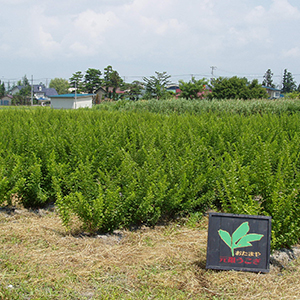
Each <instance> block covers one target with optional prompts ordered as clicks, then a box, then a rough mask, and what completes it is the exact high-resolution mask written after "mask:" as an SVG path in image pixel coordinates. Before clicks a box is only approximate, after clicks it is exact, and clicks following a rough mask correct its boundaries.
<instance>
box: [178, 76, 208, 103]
mask: <svg viewBox="0 0 300 300" xmlns="http://www.w3.org/2000/svg"><path fill="white" fill-rule="evenodd" d="M207 84H208V81H207V80H206V79H205V78H203V79H199V80H196V79H195V77H192V79H191V80H190V81H189V82H184V81H183V80H179V89H180V90H181V93H180V96H181V97H183V98H185V99H202V98H204V95H205V93H204V91H205V89H206V85H207Z"/></svg>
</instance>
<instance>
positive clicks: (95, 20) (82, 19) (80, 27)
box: [74, 9, 119, 39]
mask: <svg viewBox="0 0 300 300" xmlns="http://www.w3.org/2000/svg"><path fill="white" fill-rule="evenodd" d="M118 23H119V20H118V18H117V16H116V15H115V13H114V12H111V11H108V12H106V13H96V12H95V11H93V10H91V9H89V10H86V11H84V12H82V13H80V14H79V15H78V17H77V18H76V20H75V22H74V30H76V34H78V33H79V34H83V35H86V36H89V37H90V38H92V39H96V38H99V37H100V36H101V35H102V34H103V33H105V32H106V31H107V30H108V29H110V28H113V27H116V26H117V25H118Z"/></svg>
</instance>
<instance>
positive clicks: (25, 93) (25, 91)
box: [18, 75, 31, 105]
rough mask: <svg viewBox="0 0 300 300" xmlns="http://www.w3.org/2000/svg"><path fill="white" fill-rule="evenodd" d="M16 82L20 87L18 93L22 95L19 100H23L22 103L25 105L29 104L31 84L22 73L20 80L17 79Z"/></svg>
mask: <svg viewBox="0 0 300 300" xmlns="http://www.w3.org/2000/svg"><path fill="white" fill-rule="evenodd" d="M19 83H21V84H19ZM18 84H19V85H20V86H21V87H22V88H21V90H20V92H19V95H20V96H21V97H22V100H21V102H23V103H22V104H24V105H27V104H29V100H30V99H29V98H30V95H31V85H30V83H29V80H28V78H27V76H26V75H24V77H23V79H22V81H19V82H18Z"/></svg>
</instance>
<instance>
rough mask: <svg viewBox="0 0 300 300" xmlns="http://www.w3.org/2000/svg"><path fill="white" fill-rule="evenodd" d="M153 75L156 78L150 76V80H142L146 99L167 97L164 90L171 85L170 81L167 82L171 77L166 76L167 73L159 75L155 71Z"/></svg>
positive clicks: (159, 73)
mask: <svg viewBox="0 0 300 300" xmlns="http://www.w3.org/2000/svg"><path fill="white" fill-rule="evenodd" d="M155 74H156V76H150V78H146V77H144V78H143V80H144V82H145V85H146V93H145V98H146V99H151V98H157V99H163V98H165V97H167V95H168V92H167V90H166V88H167V85H168V84H170V83H171V81H170V80H169V79H170V78H171V75H168V74H167V72H162V73H161V72H157V71H155Z"/></svg>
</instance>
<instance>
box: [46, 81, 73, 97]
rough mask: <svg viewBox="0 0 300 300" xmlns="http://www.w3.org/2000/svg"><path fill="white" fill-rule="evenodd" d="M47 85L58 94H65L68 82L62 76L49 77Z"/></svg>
mask: <svg viewBox="0 0 300 300" xmlns="http://www.w3.org/2000/svg"><path fill="white" fill-rule="evenodd" d="M49 87H50V88H53V89H55V90H56V91H57V93H58V94H59V95H62V94H67V93H68V89H69V82H68V80H66V79H64V78H54V79H51V81H50V83H49Z"/></svg>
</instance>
